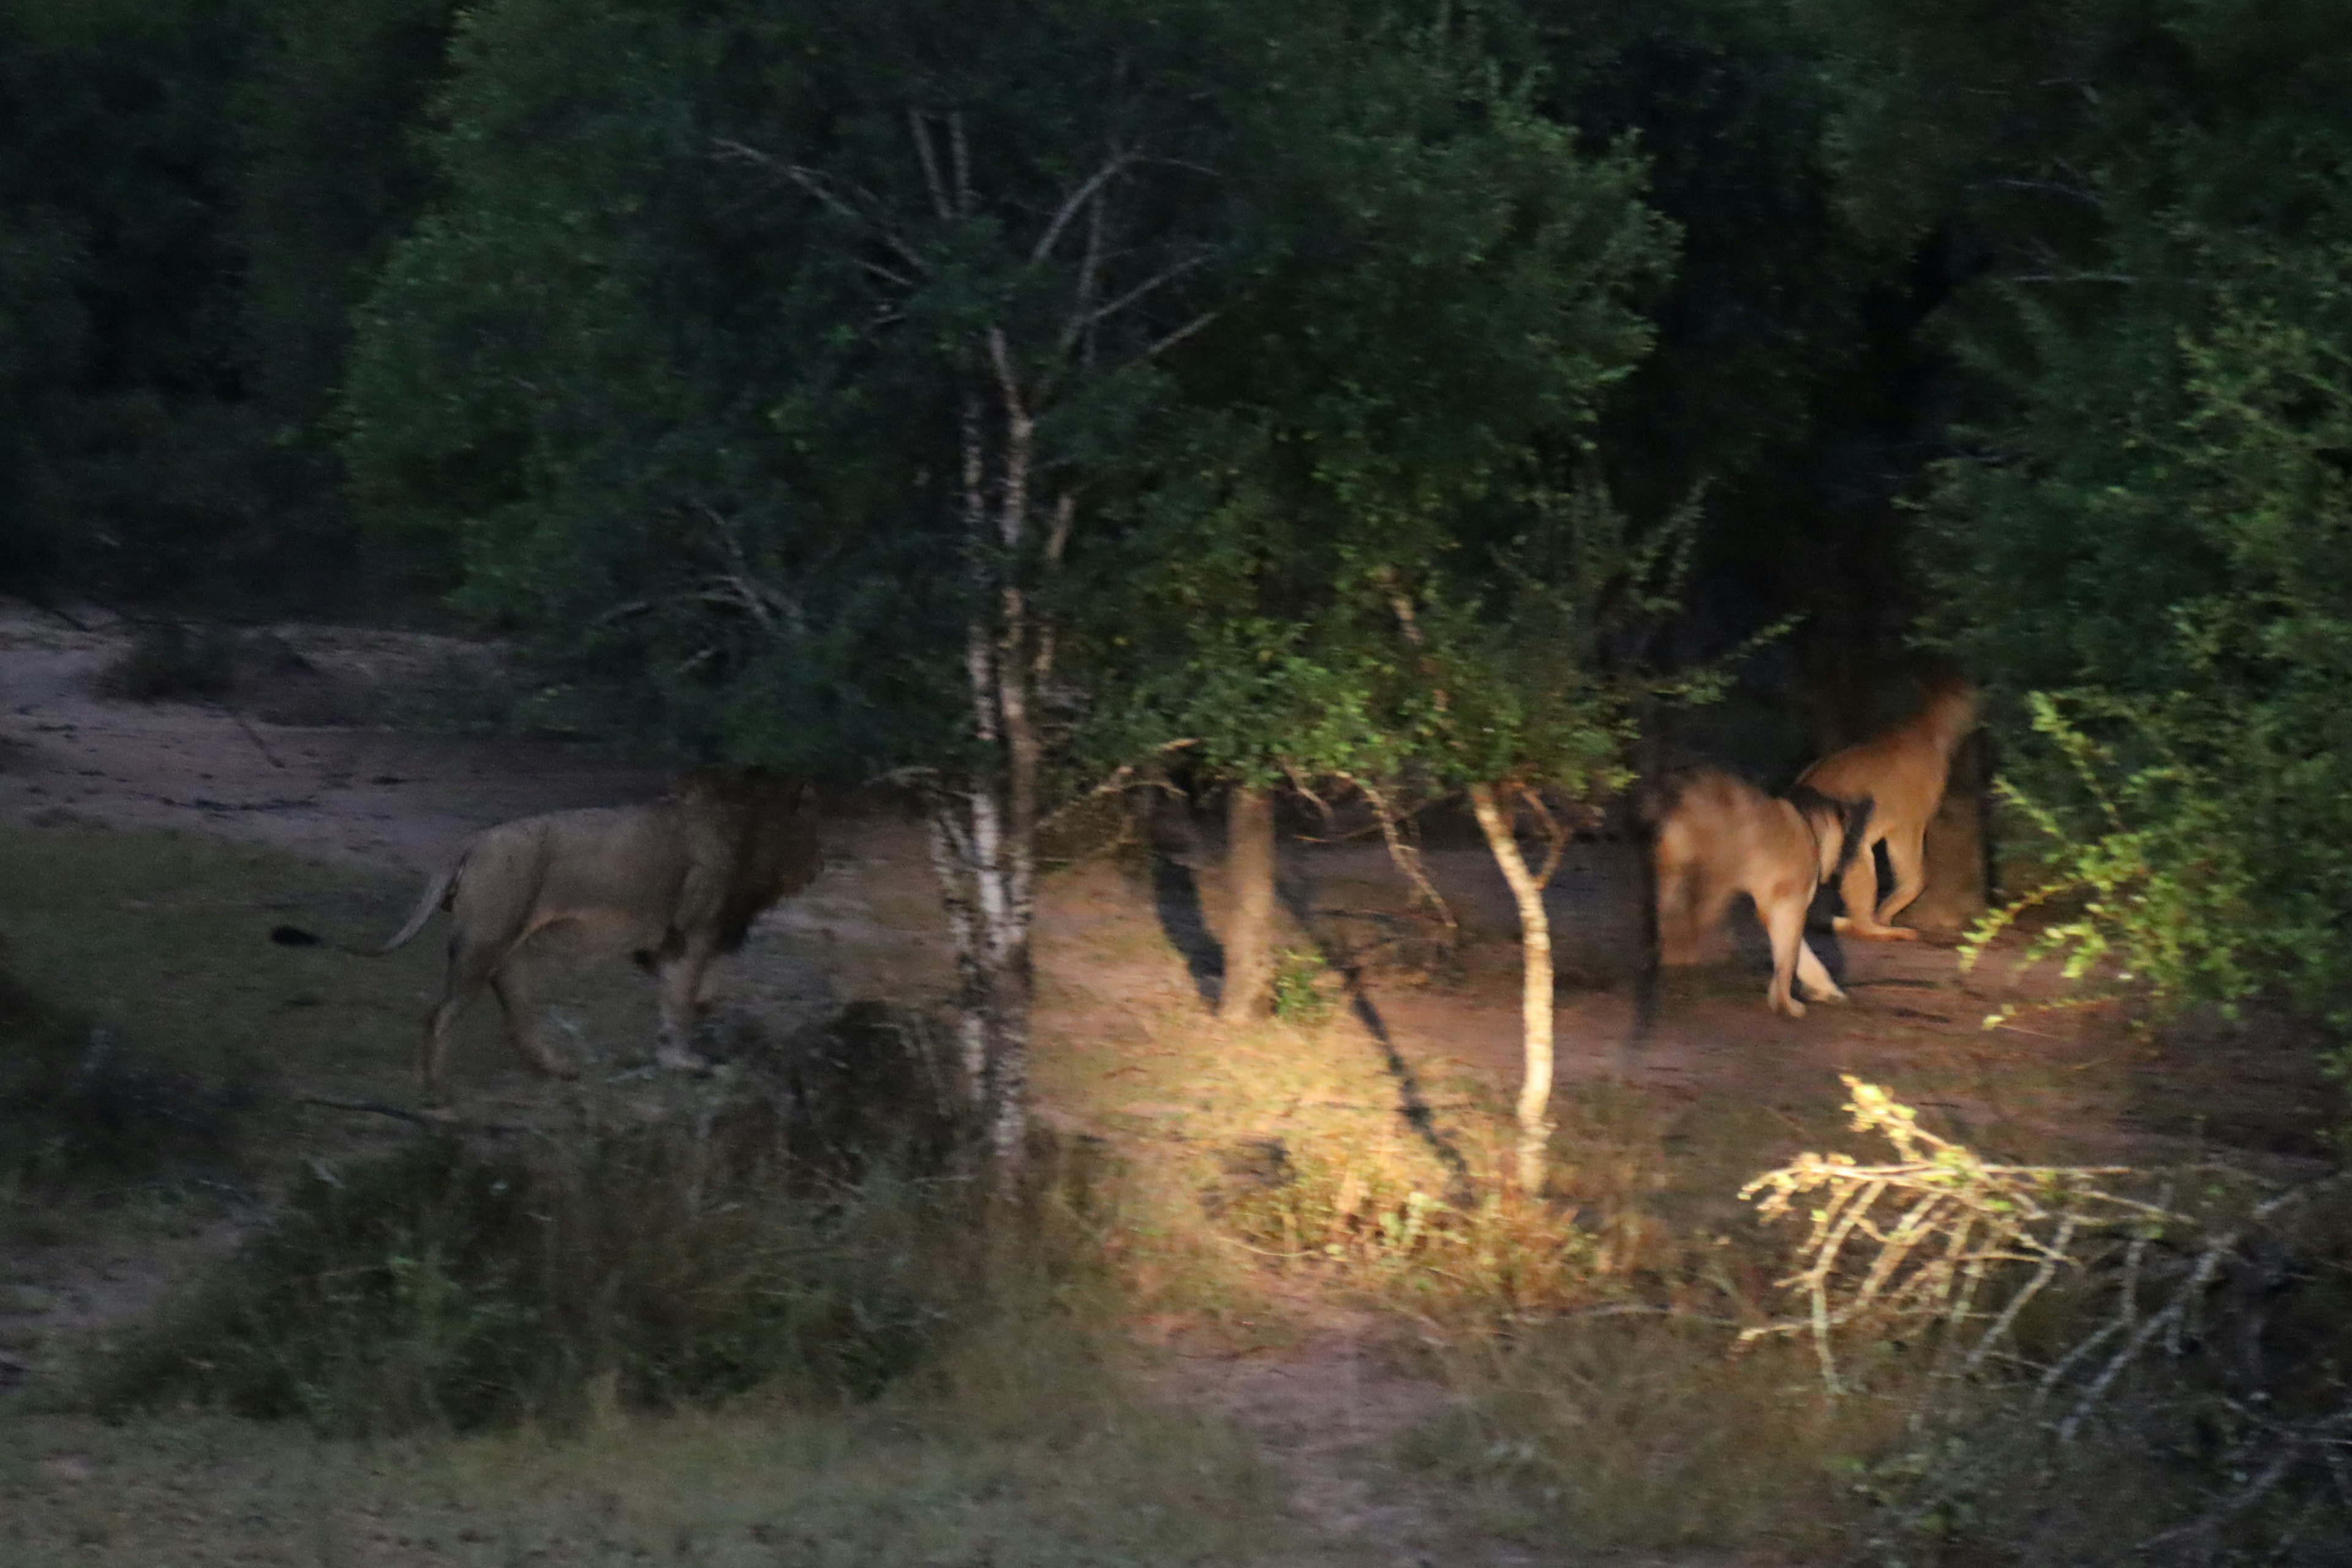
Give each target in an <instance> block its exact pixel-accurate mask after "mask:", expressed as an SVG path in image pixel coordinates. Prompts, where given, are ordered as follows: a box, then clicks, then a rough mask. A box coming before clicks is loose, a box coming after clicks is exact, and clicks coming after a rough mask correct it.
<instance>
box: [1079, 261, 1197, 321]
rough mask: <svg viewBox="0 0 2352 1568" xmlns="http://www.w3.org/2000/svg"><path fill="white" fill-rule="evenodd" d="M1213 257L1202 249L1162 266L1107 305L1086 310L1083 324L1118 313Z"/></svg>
mask: <svg viewBox="0 0 2352 1568" xmlns="http://www.w3.org/2000/svg"><path fill="white" fill-rule="evenodd" d="M1214 259H1215V257H1214V255H1213V253H1211V252H1207V251H1203V252H1202V253H1201V254H1200V255H1198V256H1188V257H1186V258H1184V259H1183V260H1181V261H1179V262H1177V263H1176V264H1175V265H1174V266H1172V267H1167V268H1161V269H1160V271H1158V272H1155V273H1153V274H1152V275H1151V276H1150V277H1149V278H1147V279H1144V280H1143V281H1142V282H1140V283H1139V284H1137V285H1136V286H1135V287H1134V288H1132V289H1129V290H1128V291H1127V292H1126V293H1124V294H1121V295H1120V296H1119V297H1118V299H1116V300H1112V301H1110V303H1108V304H1107V305H1098V306H1097V307H1096V308H1095V309H1094V310H1090V311H1088V312H1087V315H1086V317H1085V318H1084V324H1085V325H1086V326H1089V327H1090V326H1093V325H1094V324H1095V323H1096V322H1097V321H1108V320H1109V319H1110V318H1111V317H1113V316H1116V315H1118V313H1119V312H1120V311H1121V310H1126V309H1127V308H1128V307H1129V305H1132V304H1134V303H1135V302H1136V301H1137V300H1140V299H1142V298H1143V297H1144V296H1145V295H1147V294H1150V293H1151V292H1152V291H1153V290H1155V289H1160V288H1161V287H1163V286H1165V285H1167V284H1169V283H1172V282H1174V281H1175V280H1176V279H1179V278H1181V277H1182V276H1184V274H1186V273H1187V272H1190V271H1192V270H1193V269H1194V268H1200V267H1205V266H1207V265H1208V264H1209V263H1210V262H1211V261H1213V260H1214ZM1203 324H1205V323H1203Z"/></svg>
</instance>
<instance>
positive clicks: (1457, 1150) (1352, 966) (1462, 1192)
mask: <svg viewBox="0 0 2352 1568" xmlns="http://www.w3.org/2000/svg"><path fill="white" fill-rule="evenodd" d="M1275 894H1276V897H1277V898H1279V899H1280V900H1282V904H1283V907H1284V908H1285V909H1286V910H1289V911H1290V916H1291V919H1293V920H1294V921H1297V923H1298V929H1299V930H1300V931H1304V932H1306V933H1307V940H1308V941H1309V942H1313V943H1314V944H1315V951H1316V953H1317V955H1318V957H1320V958H1321V959H1322V961H1323V963H1324V966H1325V967H1326V968H1328V969H1329V970H1330V971H1331V973H1334V974H1337V975H1339V978H1340V979H1341V980H1342V981H1344V982H1345V983H1346V984H1347V994H1348V1010H1349V1012H1350V1013H1352V1014H1354V1015H1355V1017H1356V1021H1357V1022H1358V1023H1360V1024H1361V1025H1363V1026H1364V1033H1366V1034H1367V1035H1370V1037H1371V1038H1372V1043H1373V1044H1374V1045H1376V1046H1378V1047H1380V1051H1381V1066H1382V1067H1384V1068H1387V1069H1388V1074H1389V1076H1390V1077H1391V1078H1392V1079H1395V1080H1396V1086H1397V1114H1398V1115H1400V1116H1402V1117H1403V1118H1404V1121H1405V1125H1406V1126H1408V1127H1410V1128H1412V1131H1413V1134H1414V1136H1416V1137H1418V1138H1419V1139H1420V1140H1421V1141H1422V1142H1423V1143H1424V1144H1425V1145H1427V1146H1428V1149H1429V1152H1430V1153H1431V1155H1432V1156H1433V1157H1434V1158H1435V1159H1436V1161H1437V1163H1439V1164H1441V1165H1443V1166H1444V1167H1445V1176H1446V1183H1445V1185H1446V1193H1445V1196H1446V1201H1447V1202H1449V1203H1453V1204H1456V1205H1466V1204H1469V1203H1471V1202H1472V1201H1474V1199H1475V1191H1474V1190H1473V1187H1472V1184H1471V1180H1470V1163H1469V1161H1468V1160H1466V1159H1465V1158H1464V1157H1463V1154H1462V1150H1461V1147H1460V1146H1459V1145H1458V1144H1456V1143H1455V1142H1454V1140H1453V1139H1452V1138H1450V1137H1448V1136H1447V1135H1446V1133H1445V1131H1444V1129H1443V1128H1441V1127H1439V1126H1438V1124H1437V1114H1436V1112H1435V1111H1434V1110H1432V1109H1431V1108H1430V1104H1429V1097H1428V1095H1427V1094H1426V1093H1425V1092H1424V1091H1423V1089H1422V1085H1421V1075H1420V1074H1419V1073H1418V1072H1416V1071H1414V1070H1413V1066H1412V1063H1411V1062H1409V1061H1407V1060H1405V1059H1404V1057H1403V1054H1402V1053H1401V1052H1400V1051H1399V1050H1398V1049H1397V1047H1396V1039H1395V1037H1393V1036H1392V1035H1391V1034H1390V1033H1389V1026H1388V1022H1387V1020H1385V1019H1383V1018H1382V1017H1381V1010H1380V1008H1379V1007H1377V1006H1375V1005H1373V1003H1372V998H1371V995H1370V993H1368V992H1367V991H1366V990H1365V989H1364V966H1363V965H1362V964H1361V963H1359V962H1358V961H1357V960H1356V959H1355V958H1354V956H1353V955H1352V954H1350V953H1349V952H1348V950H1347V948H1346V947H1345V945H1344V944H1342V943H1341V942H1337V941H1334V940H1332V939H1330V938H1329V937H1328V936H1327V934H1326V933H1325V932H1324V931H1322V930H1321V929H1320V928H1319V927H1318V925H1317V923H1316V921H1315V910H1314V904H1313V900H1311V899H1309V898H1308V896H1307V890H1306V889H1305V888H1304V887H1302V886H1301V885H1300V884H1299V883H1298V882H1297V881H1295V880H1293V879H1290V878H1287V877H1284V878H1277V879H1276V882H1275Z"/></svg>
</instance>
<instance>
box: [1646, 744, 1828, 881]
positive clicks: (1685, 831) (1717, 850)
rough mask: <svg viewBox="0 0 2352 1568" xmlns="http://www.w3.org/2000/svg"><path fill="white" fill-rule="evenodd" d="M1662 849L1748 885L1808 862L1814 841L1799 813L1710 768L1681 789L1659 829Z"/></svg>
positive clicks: (1724, 877) (1716, 875)
mask: <svg viewBox="0 0 2352 1568" xmlns="http://www.w3.org/2000/svg"><path fill="white" fill-rule="evenodd" d="M1658 843H1659V847H1660V850H1661V852H1662V853H1663V854H1664V855H1666V856H1667V857H1668V858H1673V859H1676V860H1680V861H1684V862H1685V863H1689V864H1694V865H1698V866H1704V867H1706V868H1708V870H1709V872H1710V874H1711V875H1713V876H1715V877H1717V878H1720V879H1723V880H1724V882H1725V883H1726V884H1727V885H1730V886H1740V887H1745V886H1748V885H1750V884H1751V883H1752V882H1755V881H1758V880H1761V879H1766V878H1767V877H1769V875H1771V874H1772V873H1774V872H1776V871H1778V870H1779V868H1783V867H1785V866H1788V865H1791V864H1801V863H1803V862H1805V861H1808V860H1810V858H1811V853H1812V845H1811V840H1810V839H1809V838H1808V837H1806V836H1805V834H1804V830H1803V828H1802V826H1801V825H1800V824H1799V823H1798V822H1797V820H1796V816H1795V814H1794V813H1793V812H1790V811H1789V810H1787V809H1786V807H1785V805H1784V803H1782V802H1780V801H1777V800H1774V799H1773V798H1772V797H1771V796H1770V795H1766V794H1765V793H1764V792H1763V791H1762V790H1760V789H1758V788H1757V787H1756V786H1755V785H1753V784H1748V783H1747V782H1746V781H1745V780H1742V779H1738V778H1734V777H1733V776H1732V775H1730V774H1729V773H1719V772H1717V771H1716V770H1713V769H1707V770H1706V771H1703V772H1700V773H1696V774H1694V775H1693V776H1691V777H1690V778H1689V779H1688V780H1687V781H1686V782H1685V784H1683V786H1682V788H1681V790H1680V792H1679V794H1678V795H1677V796H1676V798H1675V804H1674V805H1673V807H1672V808H1671V809H1670V810H1669V811H1668V812H1667V813H1666V815H1665V816H1664V818H1663V819H1662V820H1661V821H1660V823H1659V825H1658Z"/></svg>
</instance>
